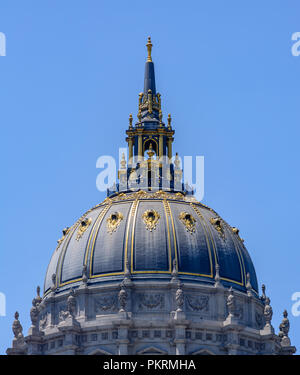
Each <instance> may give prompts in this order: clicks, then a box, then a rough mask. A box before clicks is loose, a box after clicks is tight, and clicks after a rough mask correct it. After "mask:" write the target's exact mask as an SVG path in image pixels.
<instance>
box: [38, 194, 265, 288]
mask: <svg viewBox="0 0 300 375" xmlns="http://www.w3.org/2000/svg"><path fill="white" fill-rule="evenodd" d="M217 264H218V265H219V267H218V268H219V276H220V281H221V283H222V284H223V285H224V286H232V287H233V288H235V289H238V290H241V291H246V284H247V281H248V280H247V274H249V276H250V283H251V286H252V288H253V290H254V291H255V292H257V291H258V287H257V279H256V274H255V269H254V266H253V264H252V261H251V258H250V256H249V254H248V251H247V250H246V248H245V246H244V244H243V240H242V239H241V238H240V237H239V234H238V230H237V229H236V228H234V227H231V226H230V225H228V224H227V223H226V222H225V221H224V220H223V219H222V218H220V216H219V215H218V214H217V213H216V212H215V211H214V210H212V209H211V208H209V207H207V206H205V205H203V204H201V203H199V202H198V201H197V200H196V199H195V198H194V197H193V196H186V195H184V194H183V193H170V192H165V191H156V192H146V191H143V190H140V191H138V192H131V193H119V194H115V195H114V196H112V197H109V198H106V199H105V200H104V202H103V203H101V204H99V205H97V206H96V207H94V208H92V209H90V210H89V211H87V212H86V213H85V214H84V215H83V216H82V217H81V218H80V219H79V220H78V221H77V222H76V223H75V224H74V225H73V226H72V227H70V228H66V229H64V231H63V237H62V238H61V239H60V240H59V241H58V245H57V248H56V249H55V251H54V253H53V255H52V258H51V261H50V264H49V266H48V270H47V274H46V278H45V285H44V293H45V294H47V293H48V292H49V291H50V290H51V288H52V289H53V283H54V284H55V286H54V287H55V289H56V292H59V291H62V290H66V289H68V288H71V287H74V286H76V285H80V284H81V283H82V277H83V275H84V276H85V277H87V279H88V280H87V282H88V284H92V283H105V282H106V281H110V282H111V281H114V280H115V281H117V282H118V283H120V282H121V281H122V280H123V279H124V274H126V273H127V274H129V273H130V277H131V278H132V280H135V281H137V282H138V281H139V280H145V279H147V280H149V279H155V280H161V279H163V280H166V279H171V278H172V273H173V274H174V272H175V273H176V275H177V277H178V278H179V279H180V280H183V281H184V280H188V281H191V282H196V283H208V284H213V283H214V282H215V276H216V265H217ZM53 275H55V277H54V276H53ZM249 276H248V278H249Z"/></svg>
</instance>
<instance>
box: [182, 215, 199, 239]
mask: <svg viewBox="0 0 300 375" xmlns="http://www.w3.org/2000/svg"><path fill="white" fill-rule="evenodd" d="M179 219H180V220H181V222H182V223H183V225H184V226H185V228H186V230H187V231H188V232H189V233H191V234H193V233H194V232H195V222H196V219H195V218H194V217H193V216H192V215H191V214H189V213H187V212H181V213H180V214H179Z"/></svg>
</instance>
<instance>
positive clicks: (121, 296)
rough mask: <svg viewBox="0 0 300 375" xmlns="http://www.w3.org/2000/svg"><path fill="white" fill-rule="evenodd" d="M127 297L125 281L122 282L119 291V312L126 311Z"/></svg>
mask: <svg viewBox="0 0 300 375" xmlns="http://www.w3.org/2000/svg"><path fill="white" fill-rule="evenodd" d="M127 297H128V294H127V292H126V289H125V285H124V283H121V290H120V292H119V295H118V298H119V304H120V310H119V312H125V308H126V304H127Z"/></svg>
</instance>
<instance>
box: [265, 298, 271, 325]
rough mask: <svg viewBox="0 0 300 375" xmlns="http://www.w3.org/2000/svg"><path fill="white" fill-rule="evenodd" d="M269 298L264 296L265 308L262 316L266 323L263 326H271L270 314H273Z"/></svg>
mask: <svg viewBox="0 0 300 375" xmlns="http://www.w3.org/2000/svg"><path fill="white" fill-rule="evenodd" d="M270 302H271V301H270V298H269V297H267V298H266V302H265V309H264V317H265V321H266V324H265V327H271V320H272V316H273V309H272V307H271V305H270Z"/></svg>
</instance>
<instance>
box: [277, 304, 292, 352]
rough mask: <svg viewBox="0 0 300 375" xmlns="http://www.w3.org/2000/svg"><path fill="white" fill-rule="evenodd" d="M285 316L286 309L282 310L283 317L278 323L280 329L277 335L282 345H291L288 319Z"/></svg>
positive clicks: (286, 314)
mask: <svg viewBox="0 0 300 375" xmlns="http://www.w3.org/2000/svg"><path fill="white" fill-rule="evenodd" d="M287 316H288V313H287V311H286V310H284V312H283V319H282V322H281V323H280V325H279V330H280V332H279V337H280V340H281V345H282V346H290V345H291V341H290V339H289V337H288V334H289V330H290V321H289V319H288V317H287Z"/></svg>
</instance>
